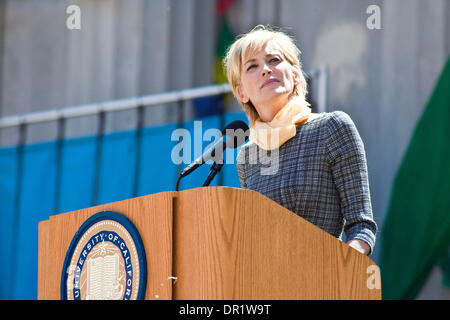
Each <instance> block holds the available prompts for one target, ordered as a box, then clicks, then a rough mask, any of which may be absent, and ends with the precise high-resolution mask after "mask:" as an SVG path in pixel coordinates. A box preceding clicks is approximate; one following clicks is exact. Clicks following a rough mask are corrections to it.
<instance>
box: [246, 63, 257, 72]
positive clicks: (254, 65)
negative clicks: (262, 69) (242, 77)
mask: <svg viewBox="0 0 450 320" xmlns="http://www.w3.org/2000/svg"><path fill="white" fill-rule="evenodd" d="M252 68H256V64H252V65H251V66H249V67H248V68H247V71H250V69H252Z"/></svg>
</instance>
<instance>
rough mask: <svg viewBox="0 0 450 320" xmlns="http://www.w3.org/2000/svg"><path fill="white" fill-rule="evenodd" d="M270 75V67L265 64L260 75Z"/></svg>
mask: <svg viewBox="0 0 450 320" xmlns="http://www.w3.org/2000/svg"><path fill="white" fill-rule="evenodd" d="M271 73H272V69H270V67H269V66H268V65H267V64H264V65H263V68H262V73H261V75H262V76H263V77H264V76H266V75H267V74H271Z"/></svg>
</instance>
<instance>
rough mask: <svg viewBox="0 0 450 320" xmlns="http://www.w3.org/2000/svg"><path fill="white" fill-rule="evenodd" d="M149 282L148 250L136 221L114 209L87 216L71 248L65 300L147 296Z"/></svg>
mask: <svg viewBox="0 0 450 320" xmlns="http://www.w3.org/2000/svg"><path fill="white" fill-rule="evenodd" d="M146 285H147V260H146V257H145V250H144V246H143V244H142V240H141V237H140V236H139V233H138V231H137V229H136V227H135V226H134V225H133V224H132V222H131V221H130V220H128V219H127V218H126V217H125V216H123V215H121V214H119V213H116V212H112V211H104V212H99V213H97V214H95V215H93V216H92V217H90V218H89V219H87V220H86V221H85V222H84V223H83V225H82V226H81V227H80V229H78V231H77V232H76V233H75V236H74V238H73V239H72V242H71V243H70V246H69V249H68V250H67V254H66V258H65V260H64V266H63V274H62V277H61V299H63V300H66V299H68V300H135V299H143V298H144V297H145V288H146Z"/></svg>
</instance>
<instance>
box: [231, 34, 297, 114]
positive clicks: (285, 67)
mask: <svg viewBox="0 0 450 320" xmlns="http://www.w3.org/2000/svg"><path fill="white" fill-rule="evenodd" d="M298 79H299V75H298V72H297V71H296V70H295V69H294V67H293V66H292V65H291V64H290V63H289V61H287V60H286V59H285V58H284V56H283V55H282V53H281V51H280V49H279V48H278V47H277V45H276V44H274V43H273V42H271V41H269V42H268V43H267V44H266V46H265V47H263V49H262V50H261V51H260V52H258V53H257V54H256V55H255V56H248V55H247V56H245V57H244V60H243V64H242V70H241V84H240V85H239V86H237V88H236V89H237V93H238V96H239V98H240V99H241V101H242V102H243V103H247V102H249V101H251V102H252V104H253V106H254V107H255V108H256V111H257V112H258V115H259V117H260V118H261V120H262V121H271V120H272V119H273V117H274V116H275V115H276V114H277V113H278V111H280V110H281V109H282V108H283V107H284V106H285V105H286V104H287V102H288V101H289V98H290V95H291V94H292V92H293V90H294V86H295V85H296V84H297V83H298Z"/></svg>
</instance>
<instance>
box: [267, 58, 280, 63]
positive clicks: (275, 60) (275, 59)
mask: <svg viewBox="0 0 450 320" xmlns="http://www.w3.org/2000/svg"><path fill="white" fill-rule="evenodd" d="M278 61H280V59H278V58H277V57H275V58H272V59H270V60H269V62H278Z"/></svg>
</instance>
